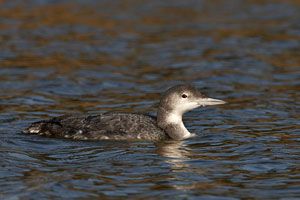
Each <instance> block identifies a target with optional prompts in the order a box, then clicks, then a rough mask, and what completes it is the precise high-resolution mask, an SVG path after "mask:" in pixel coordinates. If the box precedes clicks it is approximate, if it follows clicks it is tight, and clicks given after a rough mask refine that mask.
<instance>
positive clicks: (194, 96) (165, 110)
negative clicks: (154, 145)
mask: <svg viewBox="0 0 300 200" xmlns="http://www.w3.org/2000/svg"><path fill="white" fill-rule="evenodd" d="M224 103H226V102H225V101H222V100H218V99H213V98H209V97H207V96H206V95H204V94H203V93H201V92H200V91H199V90H198V89H196V88H195V87H193V86H191V85H187V84H186V85H177V86H174V87H172V88H170V89H168V90H167V91H166V92H165V93H164V94H163V95H162V97H161V100H160V103H159V108H158V113H157V120H158V121H157V122H158V125H159V126H160V127H161V128H162V129H166V128H167V127H170V126H171V127H172V126H178V127H177V129H176V130H175V131H174V130H172V133H171V132H170V130H169V131H168V130H166V132H167V133H168V135H169V136H170V137H171V138H173V139H178V140H180V139H184V138H187V137H189V136H190V135H191V134H190V132H188V131H187V129H186V128H185V127H184V125H183V122H182V115H183V114H184V113H185V112H188V111H190V110H193V109H195V108H198V107H200V106H210V105H218V104H224ZM182 126H183V127H182ZM177 130H179V131H178V133H174V132H176V131H177ZM180 131H181V132H182V133H180Z"/></svg>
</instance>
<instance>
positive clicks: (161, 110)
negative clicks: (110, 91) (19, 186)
mask: <svg viewBox="0 0 300 200" xmlns="http://www.w3.org/2000/svg"><path fill="white" fill-rule="evenodd" d="M223 103H225V102H224V101H221V100H217V99H212V98H208V97H206V96H205V95H203V94H202V93H200V92H199V91H198V90H197V89H196V88H194V87H192V86H190V85H178V86H175V87H172V88H170V89H169V90H167V91H166V92H165V93H164V94H163V95H162V98H161V100H160V103H159V107H158V112H157V117H151V116H149V115H143V114H135V113H117V112H107V113H103V114H99V115H92V116H86V115H63V116H60V117H55V118H52V119H49V120H43V121H38V122H35V123H33V124H31V125H30V126H29V127H28V128H26V129H25V130H24V131H23V132H24V133H28V134H37V135H44V136H49V137H59V138H71V139H79V140H106V139H109V140H151V141H159V140H166V139H173V140H182V139H186V138H189V137H191V136H192V134H191V133H190V132H189V131H188V130H187V129H186V127H185V126H184V124H183V121H182V115H183V114H184V113H185V112H187V111H189V110H192V109H194V108H197V107H199V106H205V105H217V104H223Z"/></svg>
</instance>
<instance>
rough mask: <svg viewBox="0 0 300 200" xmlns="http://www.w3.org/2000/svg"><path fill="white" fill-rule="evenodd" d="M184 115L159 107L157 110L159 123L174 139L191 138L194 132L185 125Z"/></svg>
mask: <svg viewBox="0 0 300 200" xmlns="http://www.w3.org/2000/svg"><path fill="white" fill-rule="evenodd" d="M182 115H183V113H178V112H175V111H172V110H167V109H164V108H162V107H159V109H158V112H157V124H158V126H159V127H160V128H162V129H163V130H164V131H165V132H166V133H167V134H168V135H169V136H170V137H171V138H172V139H174V140H183V139H186V138H189V137H191V136H192V134H191V133H190V132H189V131H188V130H187V129H186V127H185V126H184V124H183V121H182Z"/></svg>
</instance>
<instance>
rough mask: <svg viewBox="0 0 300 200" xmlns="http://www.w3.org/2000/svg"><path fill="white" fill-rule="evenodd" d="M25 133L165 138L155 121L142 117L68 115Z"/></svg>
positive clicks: (65, 135)
mask: <svg viewBox="0 0 300 200" xmlns="http://www.w3.org/2000/svg"><path fill="white" fill-rule="evenodd" d="M23 132H24V133H30V134H38V135H45V136H52V137H63V138H72V139H91V140H101V139H114V140H117V139H147V138H149V137H160V138H161V137H164V135H165V134H164V132H163V131H162V130H161V129H159V128H158V127H157V126H156V121H155V120H154V118H152V117H149V116H146V115H141V114H128V113H112V112H109V113H104V114H100V115H93V116H78V115H67V116H66V115H65V116H61V117H55V118H52V119H50V120H43V121H39V122H35V123H33V124H31V126H29V127H28V128H27V129H25V130H24V131H23Z"/></svg>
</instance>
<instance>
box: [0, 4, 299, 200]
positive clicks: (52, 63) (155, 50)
mask: <svg viewBox="0 0 300 200" xmlns="http://www.w3.org/2000/svg"><path fill="white" fill-rule="evenodd" d="M0 16H1V19H0V52H1V53H0V111H1V112H0V122H1V125H0V138H1V139H0V160H1V162H0V163H1V164H0V199H9V198H11V199H62V197H63V198H65V199H76V198H82V199H111V198H116V199H118V198H119V199H125V198H128V197H134V198H137V199H145V198H149V199H158V198H161V199H173V198H175V197H176V198H178V199H209V198H211V199H221V198H224V199H292V198H298V197H299V196H300V190H299V182H300V178H299V173H300V172H299V155H300V151H299V149H300V148H299V141H300V138H299V128H300V124H299V107H300V104H299V102H300V96H299V90H300V86H299V85H300V82H299V80H300V79H299V76H300V74H299V66H300V59H299V58H300V55H299V53H300V42H299V41H300V27H299V18H300V4H299V1H298V0H287V1H268V0H252V1H240V0H235V1H227V0H226V1H225V0H220V1H208V0H202V1H194V0H185V1H181V0H172V1H159V0H153V1H143V0H115V1H105V0H104V1H83V0H77V1H50V0H43V1H40V0H30V1H8V0H4V1H0ZM181 81H186V82H191V83H194V84H195V85H196V86H197V87H199V88H202V90H203V91H204V92H205V93H207V94H208V95H210V96H214V97H218V98H219V99H226V100H227V101H228V102H229V103H228V104H226V106H218V107H214V108H202V109H198V110H194V111H192V112H190V113H187V114H186V115H185V123H186V125H187V128H188V129H189V130H192V131H194V132H196V133H197V134H198V136H197V137H195V138H190V139H188V140H186V141H182V142H166V143H162V144H157V145H154V144H153V143H151V142H144V143H143V142H122V143H116V142H108V141H106V142H79V141H66V140H57V139H51V138H43V137H37V136H28V135H23V134H20V130H21V129H23V128H24V127H26V126H28V124H29V123H30V122H33V121H36V120H38V119H46V118H49V117H52V116H57V115H62V114H66V113H74V112H79V113H88V114H97V113H101V112H104V111H112V110H115V111H126V112H146V113H148V112H150V113H153V112H156V108H155V106H152V105H153V104H154V105H155V104H157V101H158V99H159V97H160V92H162V91H164V90H165V89H166V88H168V87H170V86H172V85H175V84H177V83H179V82H181Z"/></svg>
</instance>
